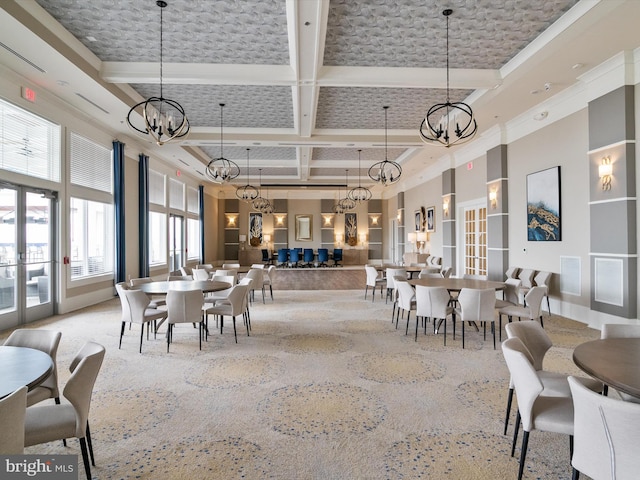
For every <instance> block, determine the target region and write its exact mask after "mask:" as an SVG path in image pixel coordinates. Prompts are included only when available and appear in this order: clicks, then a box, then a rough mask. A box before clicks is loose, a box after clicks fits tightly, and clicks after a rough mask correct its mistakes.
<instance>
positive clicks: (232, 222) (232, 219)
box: [227, 214, 238, 227]
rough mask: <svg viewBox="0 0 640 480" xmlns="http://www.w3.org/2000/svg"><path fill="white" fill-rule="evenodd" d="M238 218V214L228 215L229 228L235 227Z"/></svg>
mask: <svg viewBox="0 0 640 480" xmlns="http://www.w3.org/2000/svg"><path fill="white" fill-rule="evenodd" d="M237 219H238V216H237V215H236V214H227V227H235V226H236V225H237V224H236V220H237Z"/></svg>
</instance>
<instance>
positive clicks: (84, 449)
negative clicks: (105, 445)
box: [78, 438, 91, 480]
mask: <svg viewBox="0 0 640 480" xmlns="http://www.w3.org/2000/svg"><path fill="white" fill-rule="evenodd" d="M78 440H80V450H81V451H82V462H83V463H84V471H85V473H86V475H87V480H91V467H90V466H89V455H88V454H87V442H86V441H85V439H84V438H79V439H78Z"/></svg>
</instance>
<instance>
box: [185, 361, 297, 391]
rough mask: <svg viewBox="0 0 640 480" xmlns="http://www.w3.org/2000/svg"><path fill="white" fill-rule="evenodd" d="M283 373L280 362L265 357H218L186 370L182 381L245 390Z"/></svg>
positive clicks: (202, 385) (269, 380) (267, 381)
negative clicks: (242, 388) (244, 388)
mask: <svg viewBox="0 0 640 480" xmlns="http://www.w3.org/2000/svg"><path fill="white" fill-rule="evenodd" d="M284 371H285V365H284V363H283V362H282V360H280V359H278V358H276V357H272V356H269V355H256V356H253V357H249V356H245V357H221V358H217V359H215V360H209V361H207V362H202V363H201V364H200V365H198V368H193V369H191V370H188V371H187V372H186V374H185V380H186V381H187V383H190V384H192V385H197V386H199V387H207V388H234V387H247V386H255V385H262V384H265V383H269V382H271V381H273V380H275V379H277V378H278V377H279V376H280V375H282V374H283V373H284Z"/></svg>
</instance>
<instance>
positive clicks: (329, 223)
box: [324, 215, 331, 227]
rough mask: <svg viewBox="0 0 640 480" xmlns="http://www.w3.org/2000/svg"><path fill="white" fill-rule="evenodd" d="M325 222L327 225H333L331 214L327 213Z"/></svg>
mask: <svg viewBox="0 0 640 480" xmlns="http://www.w3.org/2000/svg"><path fill="white" fill-rule="evenodd" d="M324 224H325V226H327V227H330V226H331V215H325V217H324Z"/></svg>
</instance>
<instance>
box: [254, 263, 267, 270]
mask: <svg viewBox="0 0 640 480" xmlns="http://www.w3.org/2000/svg"><path fill="white" fill-rule="evenodd" d="M264 267H265V265H264V263H252V264H251V268H259V269H260V270H264Z"/></svg>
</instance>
